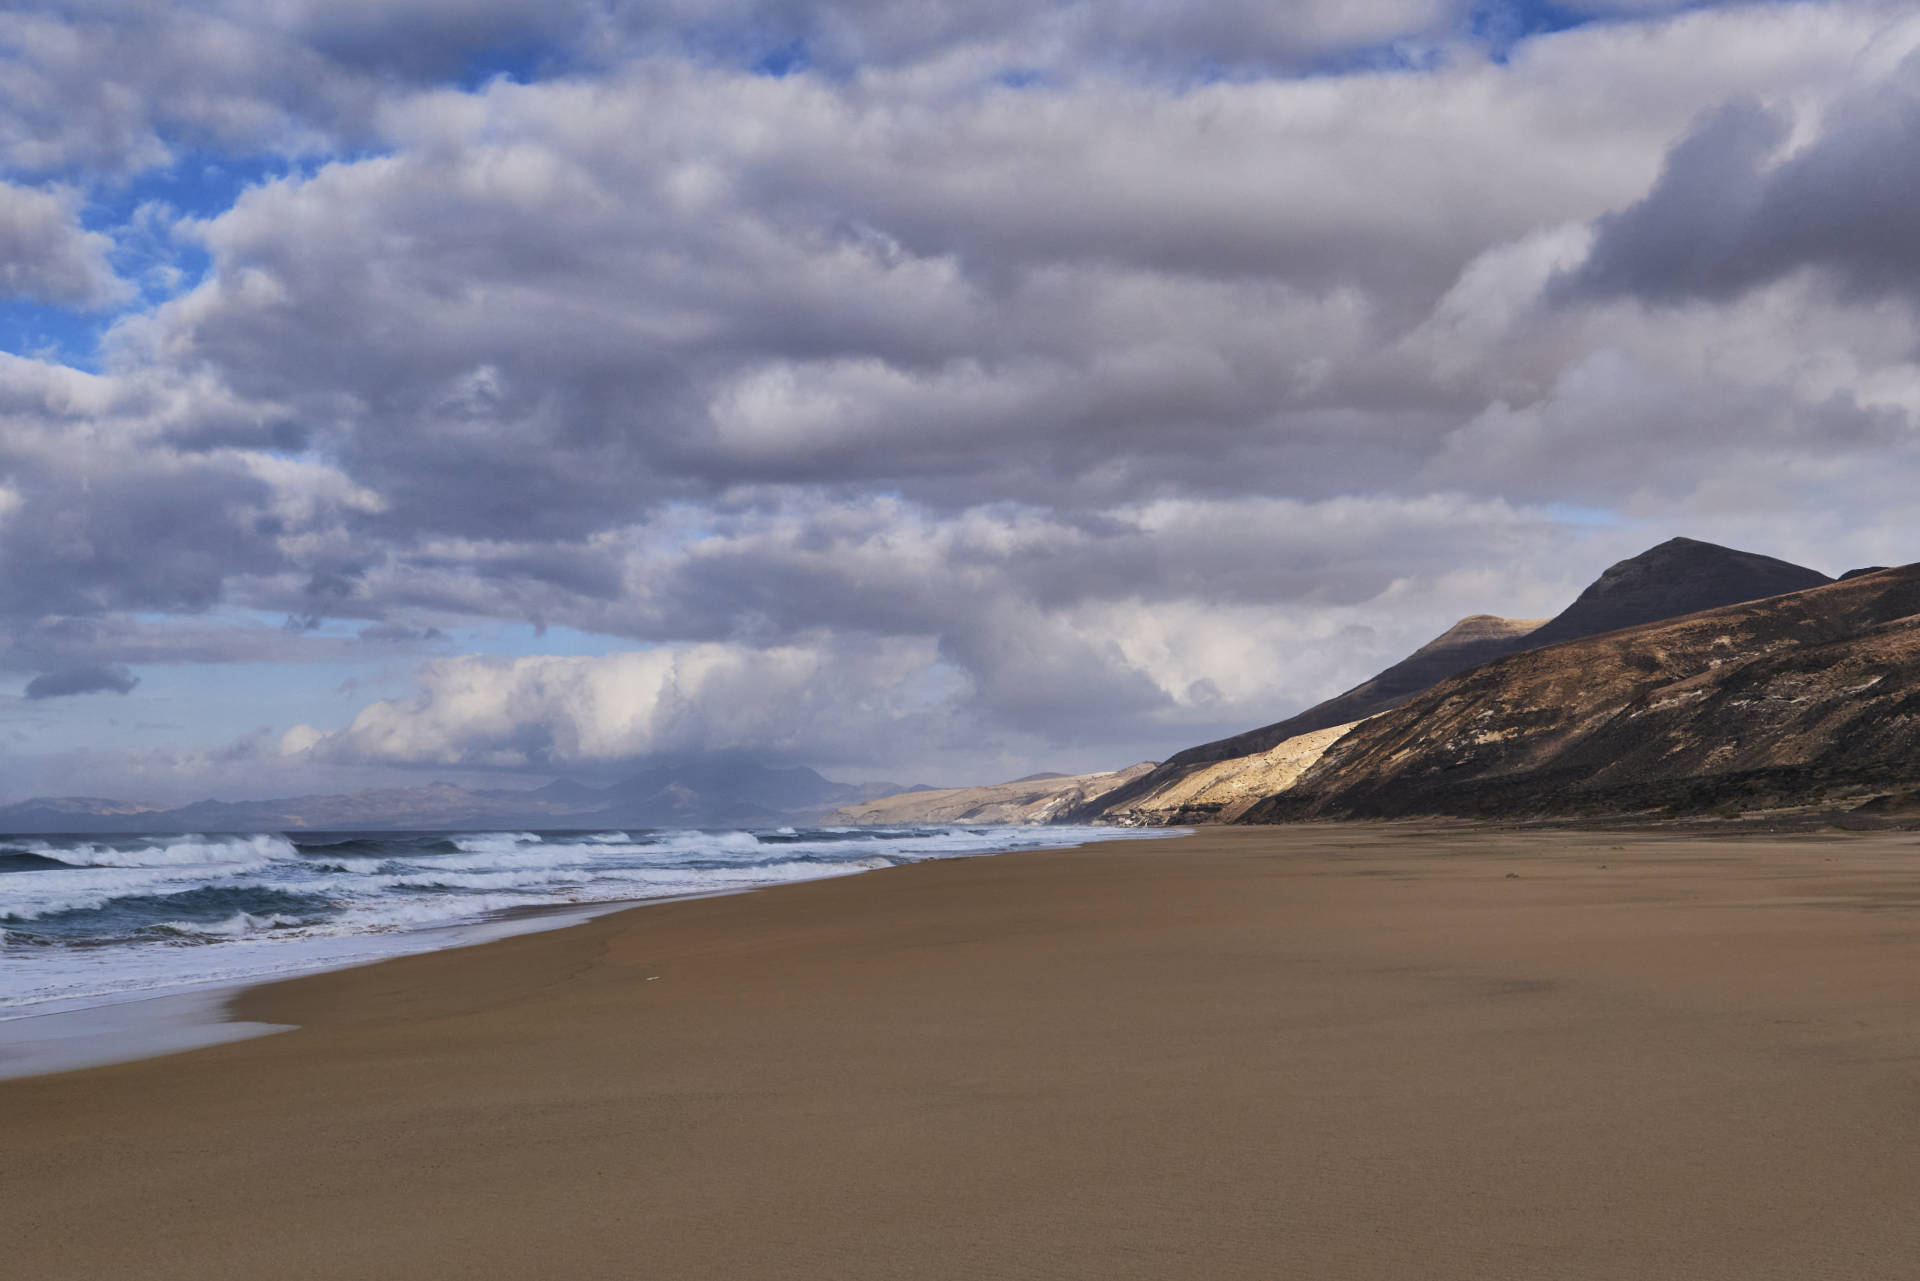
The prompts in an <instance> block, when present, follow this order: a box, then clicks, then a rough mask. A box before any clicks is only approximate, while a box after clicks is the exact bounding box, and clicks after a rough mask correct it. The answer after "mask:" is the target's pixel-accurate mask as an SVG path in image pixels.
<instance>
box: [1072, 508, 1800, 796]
mask: <svg viewBox="0 0 1920 1281" xmlns="http://www.w3.org/2000/svg"><path fill="white" fill-rule="evenodd" d="M1832 581H1833V580H1832V579H1830V578H1828V577H1827V576H1826V575H1825V574H1822V573H1820V572H1819V571H1818V570H1812V569H1808V568H1806V567H1805V566H1802V565H1794V564H1790V563H1789V562H1787V561H1784V560H1776V559H1774V558H1773V557H1771V556H1760V555H1756V554H1754V553H1752V552H1743V551H1736V550H1734V549H1733V548H1731V547H1722V546H1720V545H1718V544H1717V543H1704V542H1701V541H1699V540H1698V539H1694V538H1671V539H1668V540H1667V541H1666V542H1664V543H1661V544H1660V545H1658V546H1657V547H1650V548H1648V549H1647V550H1646V551H1644V552H1641V553H1640V554H1639V555H1638V556H1633V557H1630V558H1629V559H1627V560H1623V561H1620V562H1618V563H1617V564H1614V565H1612V566H1610V567H1608V569H1607V570H1606V572H1605V573H1603V574H1601V575H1600V577H1599V578H1597V579H1595V580H1594V581H1593V583H1592V584H1591V585H1589V586H1588V587H1587V589H1586V590H1585V591H1583V592H1581V593H1580V595H1579V597H1578V598H1577V599H1576V600H1575V601H1574V602H1573V604H1571V605H1569V606H1568V607H1567V608H1566V609H1564V610H1562V611H1561V612H1560V613H1559V614H1557V615H1555V616H1554V617H1553V618H1551V619H1549V620H1548V621H1547V622H1545V623H1543V624H1540V625H1538V626H1535V625H1534V624H1533V623H1531V622H1527V621H1522V620H1517V619H1507V618H1496V617H1494V616H1492V615H1490V614H1475V615H1473V616H1472V617H1470V618H1463V619H1461V620H1460V621H1459V622H1458V623H1456V624H1454V626H1453V627H1451V628H1450V629H1448V630H1447V631H1446V632H1444V633H1443V634H1441V635H1440V636H1438V637H1436V638H1435V639H1433V640H1431V641H1429V642H1427V644H1425V645H1423V646H1421V647H1420V648H1419V649H1417V650H1415V651H1414V652H1413V653H1412V654H1410V655H1408V656H1407V657H1406V658H1403V659H1401V660H1400V661H1399V662H1398V663H1395V664H1394V665H1393V666H1392V667H1389V668H1387V669H1386V670H1385V671H1383V672H1381V673H1380V674H1379V675H1378V676H1375V677H1374V678H1373V679H1371V680H1368V681H1364V682H1362V683H1361V684H1359V685H1356V686H1354V687H1353V688H1352V689H1350V690H1348V691H1347V692H1346V693H1344V694H1340V695H1338V696H1337V697H1334V698H1330V699H1328V700H1327V701H1326V702H1324V703H1319V704H1316V705H1315V706H1313V707H1310V708H1308V709H1307V710H1306V711H1304V712H1301V713H1299V714H1298V715H1296V716H1290V717H1288V718H1287V719H1286V720H1284V721H1278V722H1276V723H1274V724H1272V725H1266V726H1262V727H1261V728H1259V729H1255V730H1248V731H1247V732H1246V733H1244V734H1236V735H1234V736H1233V737H1231V738H1223V739H1219V740H1216V741H1215V742H1211V743H1202V744H1201V745H1200V746H1198V747H1190V748H1188V749H1187V750H1185V751H1183V752H1178V753H1176V754H1175V755H1173V756H1170V757H1168V758H1167V759H1166V761H1165V762H1164V763H1163V764H1162V765H1161V766H1160V767H1159V768H1158V769H1156V770H1154V771H1153V772H1152V773H1151V774H1148V775H1146V776H1144V777H1142V778H1139V779H1136V780H1134V781H1133V782H1132V783H1129V784H1128V785H1127V786H1125V787H1124V788H1121V789H1119V790H1117V791H1115V792H1113V793H1112V794H1111V795H1108V796H1104V797H1099V798H1097V799H1096V800H1094V801H1092V802H1089V803H1088V804H1087V805H1085V806H1082V807H1080V808H1078V809H1076V810H1074V811H1073V812H1072V813H1070V814H1068V815H1067V816H1066V818H1065V821H1067V822H1092V821H1094V820H1095V819H1097V818H1099V817H1101V816H1102V815H1103V814H1106V813H1108V812H1110V811H1111V812H1120V811H1123V810H1125V809H1127V808H1128V807H1129V806H1130V805H1132V804H1134V803H1135V802H1137V801H1138V800H1140V799H1141V798H1142V797H1145V796H1148V795H1150V794H1152V793H1154V792H1159V791H1164V790H1165V789H1167V788H1169V787H1171V786H1172V785H1173V784H1175V783H1177V782H1179V781H1180V780H1181V779H1182V778H1185V777H1186V776H1188V775H1190V774H1192V773H1193V772H1194V771H1195V770H1198V769H1200V768H1202V767H1204V766H1207V765H1211V764H1213V763H1214V762H1216V761H1224V760H1231V759H1233V758H1235V757H1241V756H1251V755H1253V754H1254V753H1256V752H1264V751H1267V750H1269V749H1271V748H1273V747H1276V746H1278V745H1279V744H1280V743H1283V742H1285V741H1286V740H1287V739H1289V738H1293V737H1295V736H1296V735H1300V734H1308V733H1312V732H1313V731H1314V730H1319V729H1326V728H1328V727H1330V726H1334V725H1345V724H1348V723H1349V722H1352V721H1357V720H1360V719H1361V718H1363V717H1367V716H1372V715H1375V714H1377V713H1379V712H1383V711H1386V710H1388V709H1390V708H1393V707H1398V706H1399V705H1400V704H1402V703H1404V702H1406V701H1407V700H1408V699H1410V698H1412V697H1414V696H1415V695H1417V694H1419V693H1421V692H1422V691H1424V690H1427V689H1431V688H1432V687H1433V686H1434V685H1436V684H1438V683H1439V682H1441V681H1443V680H1445V679H1447V678H1448V677H1450V676H1454V675H1456V674H1458V673H1460V672H1464V671H1468V670H1470V669H1472V668H1474V667H1478V666H1479V665H1480V664H1482V663H1487V662H1491V661H1492V660H1494V659H1496V658H1500V657H1502V656H1504V655H1507V654H1513V653H1518V652H1520V651H1522V650H1527V649H1535V648H1538V647H1539V646H1541V645H1550V644H1553V643H1554V642H1556V641H1565V640H1574V639H1577V638H1579V637H1582V636H1592V635H1597V634H1599V633H1601V632H1607V631H1612V630H1614V629H1616V628H1620V627H1631V626H1634V625H1636V624H1639V623H1646V622H1653V621H1657V620H1659V619H1663V618H1676V617H1679V616H1680V615H1683V614H1691V613H1695V612H1698V611H1699V610H1703V609H1714V608H1717V607H1719V606H1722V605H1733V604H1738V603H1740V602H1741V601H1749V600H1759V599H1761V598H1763V597H1767V596H1777V595H1780V594H1781V593H1783V592H1794V591H1800V590H1802V589H1804V588H1808V587H1817V586H1820V585H1821V584H1823V583H1829V582H1832Z"/></svg>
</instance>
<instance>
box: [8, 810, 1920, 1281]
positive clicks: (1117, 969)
mask: <svg viewBox="0 0 1920 1281" xmlns="http://www.w3.org/2000/svg"><path fill="white" fill-rule="evenodd" d="M1915 850H1916V846H1915V842H1914V839H1913V838H1912V837H1911V836H1910V835H1906V834H1884V835H1860V834H1846V835H1834V836H1818V837H1765V838H1758V839H1754V840H1748V841H1727V840H1724V839H1719V838H1715V839H1711V840H1701V839H1699V838H1695V837H1690V836H1686V835H1675V834H1659V835H1652V834H1648V835H1639V836H1635V835H1631V834H1625V833H1620V832H1597V833H1578V834H1573V833H1547V832H1537V831H1535V832H1512V831H1508V832H1497V831H1485V830H1480V829H1475V828H1472V827H1466V826H1463V825H1423V824H1394V825H1387V824H1381V825H1367V826H1366V827H1365V828H1364V829H1362V828H1361V827H1360V826H1359V825H1339V826H1325V827H1314V828H1300V827H1293V828H1268V829H1227V830H1214V829H1206V830H1202V831H1200V832H1197V833H1194V834H1193V835H1190V836H1187V837H1184V838H1181V839H1174V840H1165V841H1126V840H1122V841H1118V842H1113V843H1103V844H1092V845H1085V846H1080V847H1077V848H1069V849H1064V850H1049V851H1044V852H1040V851H1021V853H1022V855H1023V857H1020V858H1000V857H993V858H971V859H955V860H942V861H930V862H923V863H917V864H912V865H907V866H903V867H894V868H889V869H885V871H886V872H887V873H888V874H886V875H860V876H850V877H838V878H832V879H828V880H821V881H808V882H802V883H796V884H787V885H781V886H775V887H770V888H768V889H765V890H760V891H756V892H754V893H751V894H737V895H727V896H724V897H716V898H701V899H694V900H687V901H676V902H667V903H647V904H642V905H640V906H644V907H646V908H648V909H649V910H647V911H639V910H637V909H629V910H623V911H620V912H616V913H611V914H608V915H604V916H601V917H599V918H598V919H596V920H593V921H589V922H586V923H584V924H581V925H578V926H575V927H572V928H568V929H564V930H555V931H549V932H545V933H539V934H521V935H516V936H514V937H511V938H507V939H503V940H499V941H496V942H492V943H488V944H485V945H482V946H477V947H470V948H460V949H455V950H448V951H440V952H432V953H421V954H415V955H411V956H407V957H402V958H397V959H394V960H390V961H385V962H381V963H379V964H375V965H371V966H364V967H358V968H355V969H350V970H340V971H331V972H327V973H323V974H317V975H310V976H305V977H300V978H293V979H288V980H284V981H280V982H275V983H271V984H267V985H263V986H260V987H256V988H251V989H249V990H247V991H246V992H244V993H242V994H241V995H240V996H239V997H238V998H237V999H236V1000H235V1001H234V1003H233V1008H234V1013H235V1015H236V1017H239V1018H242V1019H246V1020H252V1021H259V1022H272V1023H294V1024H298V1025H299V1027H298V1030H296V1031H293V1032H289V1033H286V1034H284V1035H280V1036H273V1037H266V1038H262V1039H258V1040H251V1041H243V1042H235V1043H231V1044H227V1045H221V1046H216V1047H212V1048H208V1049H204V1050H199V1051H195V1052H192V1053H187V1054H179V1055H172V1056H169V1057H166V1058H157V1059H146V1060H142V1061H139V1062H134V1063H123V1064H119V1065H116V1066H113V1067H104V1068H98V1069H93V1070H88V1071H81V1072H70V1073H64V1074H61V1075H56V1076H43V1077H33V1078H25V1079H19V1080H13V1081H5V1082H0V1118H4V1119H0V1136H4V1138H5V1141H6V1143H7V1147H8V1151H9V1161H10V1173H12V1174H14V1175H15V1176H16V1177H15V1179H14V1180H13V1183H14V1184H15V1185H16V1186H17V1189H18V1191H17V1192H10V1194H9V1197H8V1198H7V1199H6V1201H5V1202H4V1203H0V1219H4V1220H5V1221H6V1223H7V1227H8V1239H9V1242H10V1245H12V1246H13V1249H12V1250H11V1252H10V1253H11V1257H12V1258H14V1259H15V1260H16V1262H17V1265H18V1266H19V1267H21V1268H22V1269H23V1270H26V1271H32V1272H33V1273H34V1274H35V1275H40V1276H50V1277H75V1278H78V1277H83V1276H98V1275H111V1274H115V1273H121V1274H129V1275H141V1276H148V1277H158V1278H170V1277H189V1276H191V1277H196V1278H199V1277H229V1276H231V1277H242V1276H252V1275H260V1274H262V1273H263V1272H264V1273H271V1274H273V1275H279V1276H286V1277H293V1278H307V1277H312V1278H321V1277H337V1276H342V1275H363V1276H372V1277H403V1276H404V1277H410V1278H412V1277H422V1278H438V1277H447V1278H450V1279H451V1278H462V1279H463V1281H465V1279H471V1278H476V1277H480V1278H486V1277H517V1276H525V1275H533V1274H542V1273H544V1274H550V1275H568V1276H577V1277H601V1276H606V1277H615V1276H628V1275H633V1273H634V1271H635V1270H636V1269H637V1270H640V1271H642V1272H645V1273H649V1274H652V1275H660V1276H671V1277H674V1278H676V1281H677V1279H679V1278H689V1279H693V1281H698V1279H701V1278H713V1279H714V1281H720V1279H721V1278H725V1279H726V1281H760V1279H761V1278H765V1279H767V1281H772V1279H773V1278H782V1279H783V1281H784V1279H786V1278H821V1279H822V1281H826V1279H827V1278H834V1279H835V1281H840V1279H842V1278H851V1279H855V1281H864V1279H867V1278H872V1279H873V1281H881V1279H882V1278H897V1277H902V1276H919V1277H979V1276H995V1277H1016V1278H1018V1277H1034V1278H1039V1277H1069V1278H1081V1277H1084V1278H1089V1279H1091V1278H1102V1279H1103V1281H1104V1279H1105V1278H1112V1277H1143V1278H1144V1277H1160V1276H1168V1275H1207V1276H1219V1277H1225V1278H1248V1279H1249V1281H1251V1279H1252V1278H1270V1277H1273V1276H1277V1275H1295V1276H1314V1277H1325V1278H1333V1279H1336V1281H1339V1279H1345V1278H1353V1279H1355V1281H1358V1279H1360V1278H1369V1279H1372V1278H1382V1277H1409V1278H1411V1277H1422V1278H1461V1279H1462V1281H1464V1279H1465V1278H1469V1277H1471V1278H1475V1279H1476V1281H1478V1279H1480V1278H1516V1279H1518V1278H1536V1277H1541V1276H1556V1277H1571V1278H1595V1279H1596V1281H1597V1279H1598V1278H1601V1277H1618V1276H1622V1275H1649V1276H1658V1275H1671V1276H1678V1275H1685V1276H1688V1277H1694V1278H1703V1279H1713V1278H1727V1279H1728V1281H1731V1279H1732V1278H1736V1277H1738V1278H1741V1279H1742V1281H1746V1279H1747V1278H1780V1279H1781V1281H1785V1279H1787V1278H1795V1279H1799V1278H1805V1277H1810V1276H1820V1275H1845V1276H1848V1277H1852V1278H1878V1277H1886V1278H1893V1277H1901V1276H1905V1275H1906V1274H1907V1273H1908V1272H1909V1271H1910V1261H1911V1259H1912V1258H1913V1257H1914V1256H1915V1254H1916V1253H1920V1227H1915V1226H1913V1225H1912V1224H1911V1216H1910V1215H1909V1214H1907V1213H1906V1208H1907V1206H1908V1203H1909V1202H1910V1194H1911V1190H1912V1186H1913V1183H1912V1179H1913V1169H1914V1167H1913V1158H1912V1155H1911V1154H1912V1152H1914V1151H1916V1150H1920V1113H1916V1111H1915V1109H1913V1108H1912V1106H1911V1099H1912V1091H1913V1088H1914V1086H1915V1084H1916V1081H1920V1075H1917V1073H1920V1069H1917V1068H1916V1067H1915V1064H1917V1063H1920V994H1917V993H1916V990H1915V988H1914V985H1913V982H1912V979H1911V974H1912V964H1913V961H1914V959H1915V958H1916V957H1920V863H1916V861H1915V860H1914V859H1913V854H1914V853H1915Z"/></svg>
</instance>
